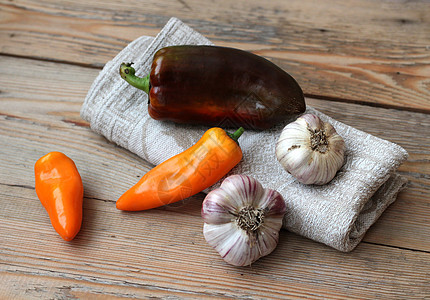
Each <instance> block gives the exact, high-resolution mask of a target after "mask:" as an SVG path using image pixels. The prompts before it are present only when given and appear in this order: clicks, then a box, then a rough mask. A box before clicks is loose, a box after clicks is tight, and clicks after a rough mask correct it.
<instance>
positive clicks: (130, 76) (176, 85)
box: [120, 46, 306, 130]
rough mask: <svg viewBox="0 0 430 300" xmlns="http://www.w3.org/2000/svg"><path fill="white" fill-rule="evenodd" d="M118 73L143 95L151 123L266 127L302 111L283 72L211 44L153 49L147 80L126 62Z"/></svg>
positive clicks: (297, 88)
mask: <svg viewBox="0 0 430 300" xmlns="http://www.w3.org/2000/svg"><path fill="white" fill-rule="evenodd" d="M120 74H121V77H122V78H123V79H125V80H126V81H127V82H128V83H130V84H131V85H133V86H135V87H137V88H140V89H142V90H144V91H145V92H146V93H148V95H149V105H148V112H149V115H150V116H151V117H152V118H154V119H156V120H170V121H174V122H177V123H187V124H190V123H196V124H205V125H210V126H220V127H231V126H234V127H236V128H237V127H239V126H242V127H245V128H251V129H257V130H262V129H267V128H270V127H272V126H274V125H276V124H278V123H279V122H282V121H283V120H285V119H289V118H291V117H294V116H296V115H299V114H301V113H303V112H304V111H305V109H306V105H305V100H304V96H303V91H302V89H301V88H300V86H299V84H298V83H297V82H296V81H295V80H294V78H293V77H291V76H290V75H289V74H288V73H286V72H285V71H284V70H282V69H281V68H279V67H278V66H276V65H275V64H273V63H272V62H270V61H268V60H266V59H265V58H263V57H261V56H258V55H255V54H252V53H250V52H247V51H243V50H239V49H234V48H227V47H216V46H171V47H166V48H162V49H160V50H158V51H157V52H156V53H155V55H154V58H153V62H152V66H151V72H150V74H149V75H148V76H149V77H148V76H147V77H144V78H139V77H136V76H135V70H134V69H133V68H132V67H131V64H122V65H121V67H120Z"/></svg>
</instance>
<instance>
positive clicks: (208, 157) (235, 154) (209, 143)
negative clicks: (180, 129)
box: [116, 127, 243, 211]
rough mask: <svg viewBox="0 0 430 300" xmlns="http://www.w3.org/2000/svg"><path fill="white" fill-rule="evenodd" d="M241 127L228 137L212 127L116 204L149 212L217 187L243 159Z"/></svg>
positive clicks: (120, 207)
mask: <svg viewBox="0 0 430 300" xmlns="http://www.w3.org/2000/svg"><path fill="white" fill-rule="evenodd" d="M242 133H243V128H242V127H241V128H239V129H238V130H237V131H236V132H235V133H234V134H228V133H226V132H225V131H224V130H223V129H221V128H217V127H215V128H211V129H209V130H208V131H206V132H205V133H204V135H203V136H202V137H201V138H200V140H199V141H197V143H196V144H194V145H193V146H191V147H190V148H188V149H187V150H185V151H184V152H182V153H180V154H178V155H175V156H173V157H172V158H169V159H168V160H166V161H164V162H163V163H161V164H159V165H158V166H156V167H155V168H153V169H151V170H150V171H149V172H148V173H146V174H145V175H144V176H143V177H142V178H141V179H140V180H139V182H138V183H137V184H136V185H135V186H133V187H132V188H131V189H129V190H128V191H127V192H125V193H124V194H123V195H122V196H121V197H120V198H119V199H118V201H117V202H116V207H117V208H118V209H120V210H129V211H138V210H146V209H151V208H155V207H159V206H163V205H165V204H169V203H174V202H177V201H180V200H183V199H185V198H188V197H190V196H192V195H194V194H197V193H199V192H201V191H203V190H204V189H206V188H208V187H210V186H211V185H213V184H215V183H216V182H217V181H218V180H220V179H221V178H222V177H223V176H224V175H226V174H227V173H228V171H230V170H231V169H232V168H233V167H234V166H235V165H237V164H238V163H239V161H240V160H241V159H242V150H241V149H240V147H239V144H238V143H237V139H238V138H239V137H240V135H241V134H242Z"/></svg>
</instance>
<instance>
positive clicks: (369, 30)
mask: <svg viewBox="0 0 430 300" xmlns="http://www.w3.org/2000/svg"><path fill="white" fill-rule="evenodd" d="M172 15H174V16H177V17H179V18H181V19H182V20H184V21H185V22H187V23H188V24H190V25H191V26H192V27H194V28H196V29H198V30H199V31H200V32H202V33H203V34H205V35H206V36H208V37H209V38H211V39H212V40H213V41H214V42H216V43H217V44H219V45H226V46H233V47H238V48H243V49H246V50H250V51H253V52H255V53H257V54H260V55H263V56H265V57H268V58H270V59H272V60H273V61H274V62H275V63H277V64H278V65H280V66H281V67H282V68H284V69H286V70H287V71H289V72H290V73H291V74H292V75H293V76H294V77H295V78H296V79H297V80H298V81H299V83H300V84H301V85H302V87H303V89H304V91H305V93H306V94H307V95H309V96H314V97H319V98H324V99H343V100H347V101H352V102H368V103H373V104H377V105H381V106H395V107H404V108H408V109H411V110H415V111H426V112H428V111H430V103H429V99H430V88H429V84H430V67H429V66H430V51H429V45H430V17H429V16H430V6H429V5H428V3H427V2H426V1H412V2H408V3H403V2H391V1H390V2H384V1H382V2H381V1H376V2H375V1H370V0H369V1H348V2H347V3H344V2H342V1H320V2H318V3H315V2H314V1H305V0H297V1H288V4H285V2H282V1H270V2H269V3H265V5H264V7H263V6H262V5H261V3H260V2H259V1H254V0H253V1H235V2H234V3H232V2H230V1H222V2H221V3H220V2H208V3H205V5H201V2H200V1H197V0H187V1H186V2H184V1H158V2H157V3H156V4H155V3H151V4H148V5H145V4H143V3H142V2H141V1H127V2H126V3H121V4H117V3H116V2H115V3H109V5H106V4H104V3H103V4H101V3H100V2H97V1H96V2H94V1H76V2H74V3H73V4H71V3H70V4H65V3H62V2H59V3H58V2H57V1H52V0H46V1H19V0H18V1H14V2H13V3H12V4H11V3H10V2H7V1H3V4H1V10H0V16H1V17H0V20H2V21H0V39H1V40H2V45H1V48H0V53H3V54H11V55H21V56H29V57H36V58H39V59H47V60H59V61H67V62H71V63H75V64H83V65H91V66H96V67H100V66H102V65H103V64H104V63H105V62H106V61H108V60H109V59H111V58H112V57H113V56H115V54H116V53H118V51H120V50H121V49H122V48H123V47H124V46H125V45H126V44H127V43H128V42H129V41H131V40H133V39H134V38H136V37H138V36H140V35H155V34H156V33H157V32H158V31H159V30H160V28H161V27H162V26H163V25H164V24H165V23H166V22H167V20H168V19H169V18H170V17H171V16H172ZM250 24H252V25H250ZM404 99H408V101H405V100H404Z"/></svg>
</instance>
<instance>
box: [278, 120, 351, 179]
mask: <svg viewBox="0 0 430 300" xmlns="http://www.w3.org/2000/svg"><path fill="white" fill-rule="evenodd" d="M344 155H345V142H344V140H343V138H342V137H341V136H340V135H339V134H337V132H336V130H335V129H334V128H333V126H332V125H331V124H330V123H327V122H323V121H322V120H321V119H320V118H318V117H317V116H315V115H312V114H306V115H303V116H301V117H300V118H298V119H297V120H296V121H294V122H292V123H290V124H288V125H287V126H285V128H284V129H283V130H282V133H281V135H280V137H279V140H278V142H277V144H276V157H277V159H278V161H279V162H280V164H281V165H282V166H283V167H284V169H285V170H286V171H287V172H288V173H290V174H291V175H293V176H294V177H295V178H296V179H297V180H298V181H299V182H301V183H304V184H317V185H323V184H326V183H328V182H329V181H331V180H332V179H333V178H334V176H335V175H336V172H337V171H338V170H339V169H340V168H341V167H342V165H343V163H344Z"/></svg>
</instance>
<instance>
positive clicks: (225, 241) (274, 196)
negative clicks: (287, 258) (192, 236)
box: [202, 175, 286, 266]
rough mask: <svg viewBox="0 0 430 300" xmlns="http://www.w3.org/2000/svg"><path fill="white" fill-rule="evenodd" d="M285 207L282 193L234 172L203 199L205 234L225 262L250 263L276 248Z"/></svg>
mask: <svg viewBox="0 0 430 300" xmlns="http://www.w3.org/2000/svg"><path fill="white" fill-rule="evenodd" d="M285 211H286V205H285V201H284V199H283V197H282V196H281V194H279V193H278V192H276V191H274V190H271V189H264V188H263V187H262V186H261V184H260V183H259V182H258V181H257V180H255V179H254V178H251V177H249V176H246V175H232V176H229V177H227V178H226V179H225V180H224V181H223V182H222V184H221V186H220V187H219V188H218V189H215V190H213V191H211V192H210V193H208V194H207V196H206V197H205V200H204V201H203V207H202V217H203V220H204V226H203V235H204V237H205V239H206V241H207V242H208V244H209V245H210V246H212V247H214V248H215V249H216V250H217V251H218V253H219V254H220V255H221V257H222V258H223V259H224V260H225V261H226V262H228V263H230V264H232V265H235V266H247V265H250V264H251V263H253V262H255V261H256V260H257V259H259V258H260V257H263V256H266V255H268V254H269V253H271V252H272V251H273V250H274V249H275V248H276V245H277V244H278V239H279V230H280V229H281V226H282V219H283V216H284V214H285Z"/></svg>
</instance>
